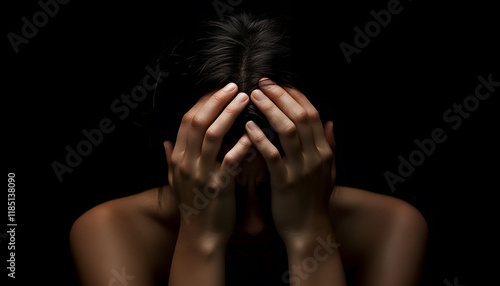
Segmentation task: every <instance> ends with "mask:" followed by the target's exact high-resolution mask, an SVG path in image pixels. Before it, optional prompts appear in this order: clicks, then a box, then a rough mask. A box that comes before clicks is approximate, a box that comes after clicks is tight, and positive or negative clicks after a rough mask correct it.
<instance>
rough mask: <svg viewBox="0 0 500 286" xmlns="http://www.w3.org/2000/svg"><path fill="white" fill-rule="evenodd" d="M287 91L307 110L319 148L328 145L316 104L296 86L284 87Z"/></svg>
mask: <svg viewBox="0 0 500 286" xmlns="http://www.w3.org/2000/svg"><path fill="white" fill-rule="evenodd" d="M284 89H285V90H286V91H287V93H288V94H289V95H290V96H291V97H292V98H293V99H295V101H297V103H298V104H300V105H301V106H302V107H303V108H304V109H305V110H306V112H307V115H308V118H309V122H310V124H311V130H312V133H313V136H314V141H315V143H316V146H317V147H318V148H326V147H328V142H327V141H326V139H325V136H324V132H323V124H322V123H321V118H320V116H319V112H318V110H317V109H316V108H315V107H314V105H313V104H312V103H311V102H310V101H309V99H307V97H306V96H305V95H304V94H303V93H302V92H300V91H299V90H297V89H296V88H294V87H284Z"/></svg>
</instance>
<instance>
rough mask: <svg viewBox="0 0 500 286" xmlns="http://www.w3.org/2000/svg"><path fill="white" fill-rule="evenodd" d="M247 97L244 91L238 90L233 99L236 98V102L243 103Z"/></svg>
mask: <svg viewBox="0 0 500 286" xmlns="http://www.w3.org/2000/svg"><path fill="white" fill-rule="evenodd" d="M247 98H248V95H247V94H246V93H244V92H240V93H238V95H237V96H236V99H235V100H236V102H238V103H243V102H245V101H246V100H247Z"/></svg>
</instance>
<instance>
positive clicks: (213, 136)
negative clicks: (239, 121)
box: [201, 92, 250, 170]
mask: <svg viewBox="0 0 500 286" xmlns="http://www.w3.org/2000/svg"><path fill="white" fill-rule="evenodd" d="M249 101H250V100H249V98H248V95H247V94H245V93H243V92H242V93H240V94H238V95H237V96H236V97H235V99H233V101H231V103H230V104H229V105H228V106H227V107H226V108H225V109H224V111H222V113H221V114H220V115H219V117H217V119H216V120H215V121H214V123H213V124H212V125H211V126H210V127H209V128H208V129H207V132H206V133H205V138H204V140H203V144H202V150H201V164H202V166H203V167H204V168H205V169H204V170H208V168H209V167H210V165H212V164H214V162H215V160H216V158H217V155H218V153H219V150H220V147H221V144H222V139H223V138H224V136H225V135H226V133H227V132H228V131H229V129H230V128H231V126H232V125H233V123H234V121H235V120H236V118H237V117H238V115H240V113H241V112H242V111H243V109H245V107H246V106H247V104H248V102H249Z"/></svg>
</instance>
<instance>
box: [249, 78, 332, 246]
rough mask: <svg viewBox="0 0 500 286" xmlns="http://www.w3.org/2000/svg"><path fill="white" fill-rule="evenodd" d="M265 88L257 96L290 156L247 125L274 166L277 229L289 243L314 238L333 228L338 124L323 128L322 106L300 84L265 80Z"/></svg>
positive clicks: (255, 100)
mask: <svg viewBox="0 0 500 286" xmlns="http://www.w3.org/2000/svg"><path fill="white" fill-rule="evenodd" d="M260 88H261V90H255V91H253V92H252V94H251V100H252V102H253V103H254V104H255V105H256V106H257V107H258V108H259V109H260V110H261V111H262V113H263V114H264V115H265V116H266V118H267V119H268V120H269V122H270V124H271V126H273V128H274V129H275V130H276V132H277V133H278V134H279V139H280V142H281V146H282V148H283V150H284V152H285V156H284V157H283V158H282V157H281V155H280V153H279V151H278V149H277V148H276V147H275V146H274V145H273V144H272V143H271V142H270V141H269V139H268V138H266V136H265V134H264V132H263V131H262V130H261V129H260V128H259V127H258V126H257V125H256V124H255V123H253V122H251V121H250V122H248V123H247V125H246V129H247V134H248V136H249V137H250V139H251V140H252V142H253V143H254V144H255V145H256V147H257V149H258V150H259V152H260V153H261V154H262V156H263V157H264V159H265V160H266V163H267V166H268V168H269V172H270V177H271V190H272V215H273V219H274V223H275V225H276V229H277V230H278V233H279V234H280V235H281V237H282V239H283V240H284V242H285V244H287V245H288V244H297V243H302V242H305V241H304V240H311V239H313V240H314V239H315V238H316V236H317V235H318V233H319V232H322V231H323V230H325V229H328V231H329V230H330V227H331V225H330V220H329V216H328V202H329V198H330V195H331V193H332V190H333V186H334V182H335V162H334V153H333V149H334V146H335V141H334V137H333V130H332V127H333V123H332V122H330V121H329V122H328V123H327V124H326V125H325V127H324V128H323V124H322V123H321V120H320V117H319V114H318V111H317V110H316V109H315V108H314V106H313V105H312V104H311V103H310V102H309V100H308V99H307V98H306V97H305V96H304V95H303V94H302V93H301V92H299V91H298V90H296V89H294V88H282V87H280V86H278V85H276V84H275V83H273V82H271V81H270V80H268V79H266V80H261V82H260ZM311 236H313V237H311Z"/></svg>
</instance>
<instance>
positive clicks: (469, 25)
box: [0, 0, 500, 285]
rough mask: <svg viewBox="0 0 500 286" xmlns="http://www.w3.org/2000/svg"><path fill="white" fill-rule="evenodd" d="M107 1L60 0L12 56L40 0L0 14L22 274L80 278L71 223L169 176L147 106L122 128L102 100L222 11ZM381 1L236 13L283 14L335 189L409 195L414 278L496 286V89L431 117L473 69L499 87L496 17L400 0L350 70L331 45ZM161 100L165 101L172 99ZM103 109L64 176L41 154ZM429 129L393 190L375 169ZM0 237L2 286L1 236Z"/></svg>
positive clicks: (291, 4) (457, 95) (49, 154)
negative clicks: (464, 114) (421, 244)
mask: <svg viewBox="0 0 500 286" xmlns="http://www.w3.org/2000/svg"><path fill="white" fill-rule="evenodd" d="M102 2H103V1H76V0H73V1H70V2H69V3H68V4H65V5H60V7H59V8H60V9H59V12H58V14H57V15H55V16H54V17H53V18H50V19H49V21H48V23H47V25H45V26H44V27H41V28H39V31H38V33H37V34H36V36H35V37H33V38H32V39H30V40H29V43H28V44H21V45H20V46H19V53H17V54H16V53H15V52H14V50H13V48H12V46H11V44H10V43H9V40H8V38H7V36H6V35H7V34H8V33H9V32H13V33H16V34H21V27H22V25H23V23H22V21H21V18H22V17H27V18H28V19H32V16H33V14H34V13H35V12H37V11H39V10H40V7H39V5H38V4H37V1H17V2H16V4H12V3H10V4H9V6H10V7H4V8H3V9H2V10H3V11H2V18H3V19H6V20H5V23H4V25H3V26H4V27H5V28H6V29H5V30H4V31H3V34H4V35H5V36H4V41H3V47H4V48H5V49H4V55H5V58H4V60H3V61H2V62H4V63H5V64H2V66H3V67H4V69H5V72H4V77H3V78H4V79H5V80H6V81H5V82H4V84H3V86H4V87H7V89H3V92H2V101H3V102H2V105H3V106H4V108H3V110H4V111H5V112H6V117H5V120H4V124H5V126H6V129H4V136H3V140H2V141H4V142H6V143H7V144H4V145H3V146H4V152H5V157H6V158H7V161H6V167H7V173H8V172H15V173H16V179H17V181H16V182H17V192H16V218H17V223H18V227H17V232H16V277H17V278H16V281H17V282H20V281H31V282H32V283H33V282H36V283H37V284H38V283H50V284H51V285H76V284H77V280H76V276H75V273H74V269H73V262H72V260H71V255H70V252H69V243H68V235H69V231H70V228H71V225H72V223H73V222H74V221H75V220H76V218H78V216H80V215H81V214H82V213H84V212H85V211H86V210H88V209H90V208H91V207H93V206H95V205H97V204H99V203H101V202H104V201H107V200H110V199H113V198H117V197H121V196H126V195H130V194H134V193H137V192H140V191H142V190H145V189H149V188H151V187H155V186H158V185H159V184H161V183H163V182H165V176H166V173H165V172H166V166H165V164H166V162H165V159H164V153H163V150H162V147H161V145H160V143H159V142H157V141H155V140H153V141H151V140H150V137H149V133H148V127H147V125H144V124H143V123H144V122H143V121H141V120H142V118H143V117H142V116H141V113H144V112H147V110H148V108H149V107H148V104H150V102H149V101H145V102H144V105H141V106H140V107H138V108H137V109H136V110H134V113H133V114H132V115H131V116H130V117H128V118H126V119H125V120H123V121H120V120H118V119H117V118H116V114H114V113H113V112H112V111H111V109H110V104H111V102H112V101H113V100H115V99H117V98H119V96H120V95H121V94H122V93H128V92H130V90H131V89H132V88H133V87H134V86H136V85H138V84H139V83H140V80H141V79H142V77H143V76H144V75H145V74H146V71H145V69H144V67H145V66H147V65H150V64H151V63H152V62H153V61H154V59H155V57H157V56H158V54H159V52H161V50H162V48H163V47H165V45H168V44H169V39H172V38H175V37H179V36H182V35H183V33H184V32H185V31H186V30H187V29H188V27H190V26H191V25H192V24H193V23H195V22H196V21H200V20H201V19H217V18H218V15H217V13H216V10H215V9H214V7H213V5H212V1H182V3H178V2H181V1H177V2H170V1H168V2H167V1H117V2H116V3H108V4H103V3H102ZM222 2H226V1H223V0H222ZM233 2H238V1H233ZM388 2H389V1H387V0H383V1H381V0H377V1H366V2H361V1H334V2H326V1H325V2H320V1H303V2H298V1H250V0H243V3H242V4H240V5H237V6H236V7H234V12H239V11H246V10H249V11H255V13H261V12H263V11H274V12H275V13H278V14H279V13H284V14H287V15H288V16H290V17H291V19H292V21H293V27H294V37H295V41H296V43H298V45H297V58H298V65H299V67H300V69H301V71H302V73H303V74H302V81H303V82H306V83H307V86H308V90H309V92H310V94H311V95H314V96H311V99H312V100H313V103H314V104H315V105H316V106H317V107H318V109H319V110H320V113H321V114H322V118H323V119H324V120H326V119H332V120H334V123H335V135H336V140H337V144H338V149H337V164H338V169H339V183H342V184H344V185H350V186H355V187H360V188H364V189H367V190H370V191H373V192H377V193H382V194H387V195H391V196H395V197H398V198H401V199H403V200H406V201H408V202H410V203H411V204H413V205H414V206H416V207H417V208H418V209H419V210H420V211H421V212H422V213H423V214H424V216H425V217H426V219H427V221H428V224H429V229H430V243H429V251H428V258H427V263H426V269H425V275H424V282H423V285H447V284H446V283H445V282H444V281H445V280H446V279H447V280H448V281H449V282H450V283H452V285H453V280H454V278H455V277H457V281H458V283H459V285H484V284H485V282H493V281H497V278H496V276H497V272H496V269H497V265H498V263H497V259H496V257H497V255H498V242H497V237H498V235H497V234H496V232H495V229H496V228H497V227H498V222H497V218H498V215H497V209H498V207H497V206H498V204H497V202H496V200H497V196H496V194H497V192H498V185H497V184H495V183H496V182H495V179H496V176H497V171H498V167H497V166H498V161H497V159H498V157H497V156H496V152H495V151H496V149H495V148H494V147H497V146H498V136H497V133H498V110H497V106H498V98H497V97H498V93H499V92H498V90H497V91H496V92H495V93H493V94H492V95H491V96H490V98H489V99H487V100H485V101H481V102H480V104H479V108H478V109H477V110H476V111H474V112H473V113H472V114H471V116H470V117H469V118H468V119H465V120H464V121H463V123H462V124H461V125H460V127H459V128H458V129H457V130H452V129H451V128H450V125H449V124H447V123H445V122H444V121H443V119H442V116H443V113H444V112H445V111H446V110H447V109H449V108H452V107H453V104H454V103H462V101H463V99H464V98H465V97H467V96H468V95H471V94H473V93H474V90H475V87H476V86H477V84H479V81H478V79H477V77H478V76H479V75H482V76H483V77H485V78H487V76H488V75H489V74H490V73H492V74H493V75H492V77H493V80H496V81H500V73H499V66H500V65H499V61H498V51H499V50H500V45H499V44H498V41H499V36H498V30H499V28H500V25H499V22H498V15H497V14H498V13H495V9H494V7H493V5H492V4H486V3H487V2H488V1H481V2H480V1H474V2H473V3H472V2H457V1H446V2H442V1H439V2H440V3H436V2H437V1H423V0H422V1H418V0H414V1H408V0H407V1H401V6H402V7H403V10H402V12H401V13H399V14H397V15H393V16H392V19H391V22H390V24H389V25H388V26H387V27H385V28H382V29H381V32H380V34H379V35H378V36H376V37H374V38H373V39H372V40H371V42H370V44H369V45H368V46H367V47H365V48H363V49H362V50H361V52H360V53H359V54H354V55H353V56H352V62H351V63H350V64H348V63H347V62H346V59H345V58H344V56H343V54H342V52H341V50H340V48H339V44H340V43H341V42H343V41H344V42H347V43H349V44H351V45H352V44H353V37H354V34H355V32H354V30H353V28H354V27H355V26H358V27H360V28H364V26H365V24H366V23H367V22H369V21H371V20H373V19H372V16H371V15H370V10H375V11H379V10H380V9H386V7H387V3H388ZM482 2H484V3H482ZM490 2H491V1H490ZM4 6H5V4H4ZM227 13H229V12H227ZM167 81H168V80H167ZM168 96H169V97H168V98H169V100H171V104H172V105H173V106H175V102H176V100H178V98H180V97H181V96H182V95H179V94H171V95H168ZM174 109H175V108H174ZM102 118H111V119H113V122H114V123H115V126H116V129H115V130H114V131H113V132H112V133H111V134H108V135H105V138H104V140H103V142H102V144H100V145H99V146H97V147H95V148H94V149H93V151H92V153H91V154H90V155H89V156H87V157H85V158H84V159H83V161H82V163H81V164H80V165H79V166H77V167H76V168H74V171H73V172H72V173H70V174H65V175H64V180H63V182H59V181H58V180H57V177H56V175H55V174H54V171H53V170H52V167H51V164H52V162H54V161H59V162H61V163H63V162H64V160H65V156H66V150H65V147H66V146H67V145H70V146H72V147H75V146H76V145H77V144H78V142H80V141H81V140H82V139H84V137H83V135H82V133H81V131H82V130H83V129H86V130H90V129H93V128H96V127H98V124H99V121H100V120H101V119H102ZM495 122H497V123H495ZM435 128H442V129H443V130H445V132H446V135H447V136H448V137H447V140H446V141H445V142H444V143H442V144H439V145H438V146H437V147H436V150H435V152H434V153H433V154H432V155H431V156H428V157H426V159H425V162H424V164H422V165H421V166H419V167H417V168H416V170H415V171H414V173H413V174H412V175H411V176H410V177H409V178H408V179H407V180H406V181H405V182H404V183H398V184H397V185H396V191H395V192H391V190H390V188H389V187H388V185H387V182H386V181H385V179H384V176H383V174H384V172H386V171H391V172H393V173H396V172H397V167H398V163H399V162H398V160H397V158H398V156H399V155H402V156H403V157H405V158H407V157H408V154H409V153H410V152H411V151H413V150H415V149H416V146H415V144H414V143H413V141H414V140H415V139H420V140H421V139H424V138H429V137H430V134H431V131H432V130H433V129H435ZM5 157H4V158H5ZM4 194H5V197H7V196H6V193H4ZM6 212H7V210H6V206H5V213H6ZM4 227H5V224H2V228H0V229H2V233H5V231H3V229H4ZM0 245H1V247H2V258H1V261H2V262H1V263H0V264H1V267H0V269H1V271H2V272H1V273H2V278H1V280H0V281H2V280H4V278H5V277H7V276H6V274H7V273H6V264H7V263H6V262H5V260H6V259H7V256H6V254H7V250H6V241H5V240H3V241H2V242H1V244H0ZM3 254H5V255H3ZM491 258H492V260H490V259H491ZM6 281H8V282H9V283H12V280H11V279H9V280H6ZM2 285H10V284H2Z"/></svg>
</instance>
